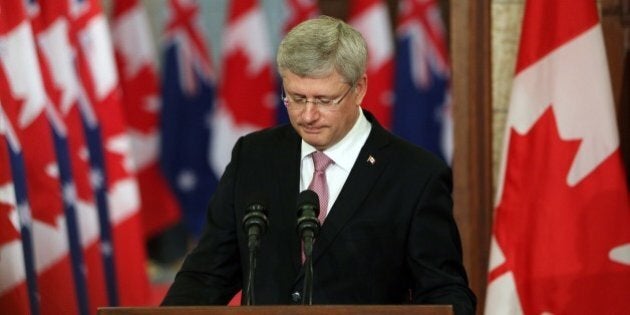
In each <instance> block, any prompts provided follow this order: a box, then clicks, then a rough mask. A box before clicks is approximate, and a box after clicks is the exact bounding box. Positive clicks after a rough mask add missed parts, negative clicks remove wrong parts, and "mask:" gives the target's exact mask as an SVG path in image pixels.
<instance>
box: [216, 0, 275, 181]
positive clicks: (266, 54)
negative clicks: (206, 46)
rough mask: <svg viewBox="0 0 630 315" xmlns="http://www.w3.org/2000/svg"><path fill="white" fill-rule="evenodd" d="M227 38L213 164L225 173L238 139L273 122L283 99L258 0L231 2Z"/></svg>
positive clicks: (217, 111) (220, 85)
mask: <svg viewBox="0 0 630 315" xmlns="http://www.w3.org/2000/svg"><path fill="white" fill-rule="evenodd" d="M227 16H228V19H227V26H226V27H225V31H224V34H223V47H222V54H221V55H222V56H223V67H222V70H221V73H222V74H221V80H220V84H219V90H218V91H219V93H218V102H217V106H216V107H215V109H216V110H215V112H214V114H213V117H212V130H213V132H212V141H211V143H212V147H211V150H210V161H211V165H212V168H213V169H214V171H215V173H216V174H222V173H223V171H224V169H225V166H227V164H228V162H229V160H230V152H231V150H232V147H233V146H234V143H236V140H237V139H238V138H239V137H240V136H242V135H244V134H246V133H249V132H252V131H255V130H258V129H261V128H264V127H268V126H271V125H273V124H274V123H275V107H276V104H277V100H278V98H279V95H277V90H276V88H275V86H276V83H275V79H274V75H273V63H272V59H273V57H272V49H271V42H270V40H269V35H268V34H267V30H268V28H267V21H266V18H265V15H264V12H263V10H262V9H261V7H260V5H259V4H258V1H257V0H242V1H231V2H230V4H229V8H228V13H227Z"/></svg>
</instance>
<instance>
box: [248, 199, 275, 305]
mask: <svg viewBox="0 0 630 315" xmlns="http://www.w3.org/2000/svg"><path fill="white" fill-rule="evenodd" d="M257 199H258V198H257ZM258 200H260V199H258ZM268 224H269V220H268V219H267V208H266V207H265V206H264V205H263V203H261V202H252V203H250V204H249V206H247V209H246V210H245V216H244V217H243V230H244V231H245V233H246V234H247V248H248V249H249V272H248V275H247V285H246V287H245V305H253V303H254V275H255V273H256V253H257V252H258V245H259V243H260V237H261V236H262V235H263V234H265V232H266V231H267V225H268Z"/></svg>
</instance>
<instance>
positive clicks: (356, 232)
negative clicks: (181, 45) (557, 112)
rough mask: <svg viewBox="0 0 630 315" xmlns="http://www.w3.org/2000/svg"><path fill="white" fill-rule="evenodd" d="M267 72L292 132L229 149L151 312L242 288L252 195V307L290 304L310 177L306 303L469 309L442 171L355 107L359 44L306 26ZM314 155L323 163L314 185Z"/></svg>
mask: <svg viewBox="0 0 630 315" xmlns="http://www.w3.org/2000/svg"><path fill="white" fill-rule="evenodd" d="M277 63H278V68H279V72H280V75H281V76H282V80H283V88H284V89H283V91H284V92H283V100H284V103H285V106H286V108H287V110H288V114H289V118H290V121H291V126H288V125H287V126H280V127H276V128H271V129H266V130H263V131H259V132H255V133H252V134H250V135H247V136H245V137H242V138H241V139H239V141H238V142H237V143H236V145H235V146H234V149H233V152H232V160H231V162H230V164H229V165H228V167H227V169H226V171H225V174H224V175H223V177H222V179H221V182H220V184H219V187H218V189H217V191H216V192H215V194H214V196H213V198H212V199H211V202H210V206H209V209H208V218H207V228H206V230H205V232H204V235H203V237H202V238H201V240H200V241H199V244H198V246H197V247H196V248H195V249H194V250H193V251H192V252H191V253H190V254H189V255H188V257H187V258H186V261H185V262H184V264H183V266H182V269H181V270H180V271H179V273H178V274H177V276H176V278H175V282H174V283H173V285H172V287H171V288H170V290H169V292H168V294H167V296H166V298H165V299H164V302H163V304H164V305H199V304H226V303H227V302H228V301H229V300H230V298H231V297H232V296H233V295H234V294H235V293H236V292H238V290H240V289H242V288H243V287H244V285H245V283H244V282H245V281H246V279H247V275H248V272H249V266H248V263H249V262H248V259H247V257H248V247H247V235H246V233H245V232H244V231H243V228H242V220H243V217H244V213H245V210H246V208H247V206H248V204H249V203H251V202H252V200H248V198H250V197H249V196H251V195H252V193H255V194H262V195H264V196H265V198H266V205H267V208H268V211H269V213H268V219H269V226H268V230H267V232H266V233H265V234H264V235H263V236H262V237H261V240H260V248H259V251H258V255H257V265H256V277H255V285H254V289H255V293H256V296H255V303H256V304H291V303H295V304H301V302H302V298H303V297H302V288H303V281H304V268H303V264H302V254H301V253H302V251H301V241H300V239H299V237H298V235H297V233H296V219H297V206H296V199H297V196H298V194H299V192H300V191H303V190H305V189H307V188H309V186H310V185H312V184H311V182H317V181H319V185H317V184H316V185H315V186H323V188H324V189H323V190H322V191H318V194H319V195H320V196H319V198H320V203H321V204H320V206H321V212H323V214H325V218H322V219H323V224H322V226H321V230H320V232H319V235H318V237H317V239H316V241H315V245H314V247H313V256H312V257H313V270H314V279H313V304H398V303H423V304H453V305H454V307H455V310H456V313H457V314H472V313H474V310H475V296H474V294H473V293H472V292H471V291H470V289H469V288H468V284H467V278H466V272H465V270H464V268H463V266H462V257H461V245H460V239H459V233H458V230H457V227H456V225H455V221H454V219H453V215H452V199H451V186H452V182H451V181H452V180H451V173H450V169H449V168H448V167H447V166H446V165H445V164H444V163H443V162H442V161H441V160H439V159H437V158H436V157H434V156H433V155H431V154H430V153H428V152H427V151H424V150H422V149H420V148H418V147H415V146H413V145H412V144H409V143H407V142H405V141H403V140H401V139H399V138H396V137H395V136H393V135H392V134H390V133H389V132H388V131H386V130H385V129H383V128H382V127H381V126H380V125H379V124H378V122H377V121H376V119H374V117H373V116H372V115H371V114H370V113H368V112H367V111H363V110H362V109H361V103H362V102H363V97H364V96H365V92H366V90H367V77H366V74H365V68H366V63H367V48H366V44H365V41H364V39H363V38H362V37H361V35H360V33H359V32H357V31H356V30H354V29H352V28H351V27H350V26H349V25H347V24H346V23H344V22H342V21H340V20H337V19H333V18H330V17H319V18H316V19H312V20H308V21H306V22H303V23H302V24H300V25H298V26H296V27H295V28H294V29H293V30H292V31H291V32H289V34H287V36H286V38H285V39H284V40H283V41H282V42H281V44H280V47H279V50H278V55H277ZM366 101H368V102H369V100H366ZM322 153H323V154H322ZM314 159H316V160H317V161H316V162H315V164H318V166H319V164H321V163H322V162H321V161H322V159H323V160H325V164H328V166H327V167H326V168H325V170H319V175H314V168H316V167H315V166H314ZM315 177H319V179H318V180H315V179H314V178H315ZM321 177H325V179H323V180H324V184H323V185H322V182H321V180H322V178H321ZM318 188H322V187H318ZM318 188H317V187H315V188H314V189H315V190H318Z"/></svg>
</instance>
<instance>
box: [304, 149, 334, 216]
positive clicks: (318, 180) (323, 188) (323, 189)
mask: <svg viewBox="0 0 630 315" xmlns="http://www.w3.org/2000/svg"><path fill="white" fill-rule="evenodd" d="M312 158H313V166H315V172H314V173H313V180H312V181H311V184H310V185H308V189H310V190H312V191H314V192H315V193H316V194H317V196H319V222H321V223H324V218H326V213H327V212H328V183H327V182H326V168H327V167H328V166H329V165H330V164H332V162H333V160H331V159H330V158H329V157H328V156H326V154H324V152H320V151H315V152H313V154H312Z"/></svg>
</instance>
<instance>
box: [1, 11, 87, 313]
mask: <svg viewBox="0 0 630 315" xmlns="http://www.w3.org/2000/svg"><path fill="white" fill-rule="evenodd" d="M8 8H10V9H11V11H10V12H9V11H8V10H7V9H8ZM0 14H1V18H0V47H3V49H2V50H0V102H1V103H2V110H3V112H4V113H5V114H6V117H7V121H8V125H10V126H12V128H11V129H12V130H14V131H15V135H16V139H17V140H16V142H19V143H20V144H21V149H22V154H23V158H24V171H25V180H26V192H24V193H25V195H24V200H23V201H21V202H20V203H21V204H22V205H24V202H26V195H27V196H28V197H27V198H28V203H29V204H30V206H31V209H32V224H30V223H28V224H27V225H26V226H30V227H31V228H32V237H33V240H32V244H33V250H32V252H33V253H34V257H32V259H33V262H34V265H33V266H34V271H35V272H36V273H37V287H38V293H39V296H40V300H39V301H38V302H39V303H40V304H41V312H42V313H43V314H75V313H77V312H78V308H77V299H76V292H75V283H74V282H73V281H72V279H73V275H72V268H71V267H72V265H71V261H70V255H69V245H68V233H67V231H68V230H67V225H66V224H67V222H66V217H65V215H64V208H63V203H62V194H61V192H62V190H61V183H60V181H59V176H58V175H59V167H58V163H57V160H56V157H55V149H54V144H53V136H52V134H51V129H50V125H49V123H48V119H47V117H46V113H45V108H46V106H47V102H48V99H47V96H46V93H45V90H44V85H43V83H42V77H41V73H40V69H39V64H38V59H37V54H36V50H35V45H34V38H33V31H32V28H31V25H30V23H29V21H28V19H27V16H26V11H25V8H24V4H23V2H21V1H11V0H3V1H1V2H0ZM18 210H19V208H18ZM18 212H20V211H18ZM19 214H20V220H27V221H30V218H29V216H28V215H27V212H20V213H19ZM6 245H8V244H6ZM4 249H8V248H5V247H4V246H3V248H2V251H4ZM27 254H30V253H28V252H27V253H24V255H27ZM1 259H2V260H8V261H9V263H10V264H12V263H11V261H13V260H15V259H16V260H19V259H21V257H20V256H19V255H15V256H5V255H3V256H2V258H1ZM14 262H15V265H19V264H20V263H19V262H18V261H14ZM3 271H6V270H3ZM26 271H28V269H27V270H26ZM2 277H3V278H5V277H7V276H5V275H3V276H2ZM6 279H8V280H9V281H6V282H5V281H2V282H1V283H0V299H1V298H2V296H3V294H4V293H7V292H11V290H13V288H15V287H16V286H21V285H22V284H21V283H23V282H24V281H28V279H27V278H26V273H20V272H18V273H16V274H15V275H10V276H9V277H7V278H6ZM60 283H63V284H64V285H59V284H60ZM35 304H37V302H35V303H34V305H35ZM4 311H5V310H3V313H4ZM6 311H7V313H14V312H13V310H11V309H8V310H6Z"/></svg>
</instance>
